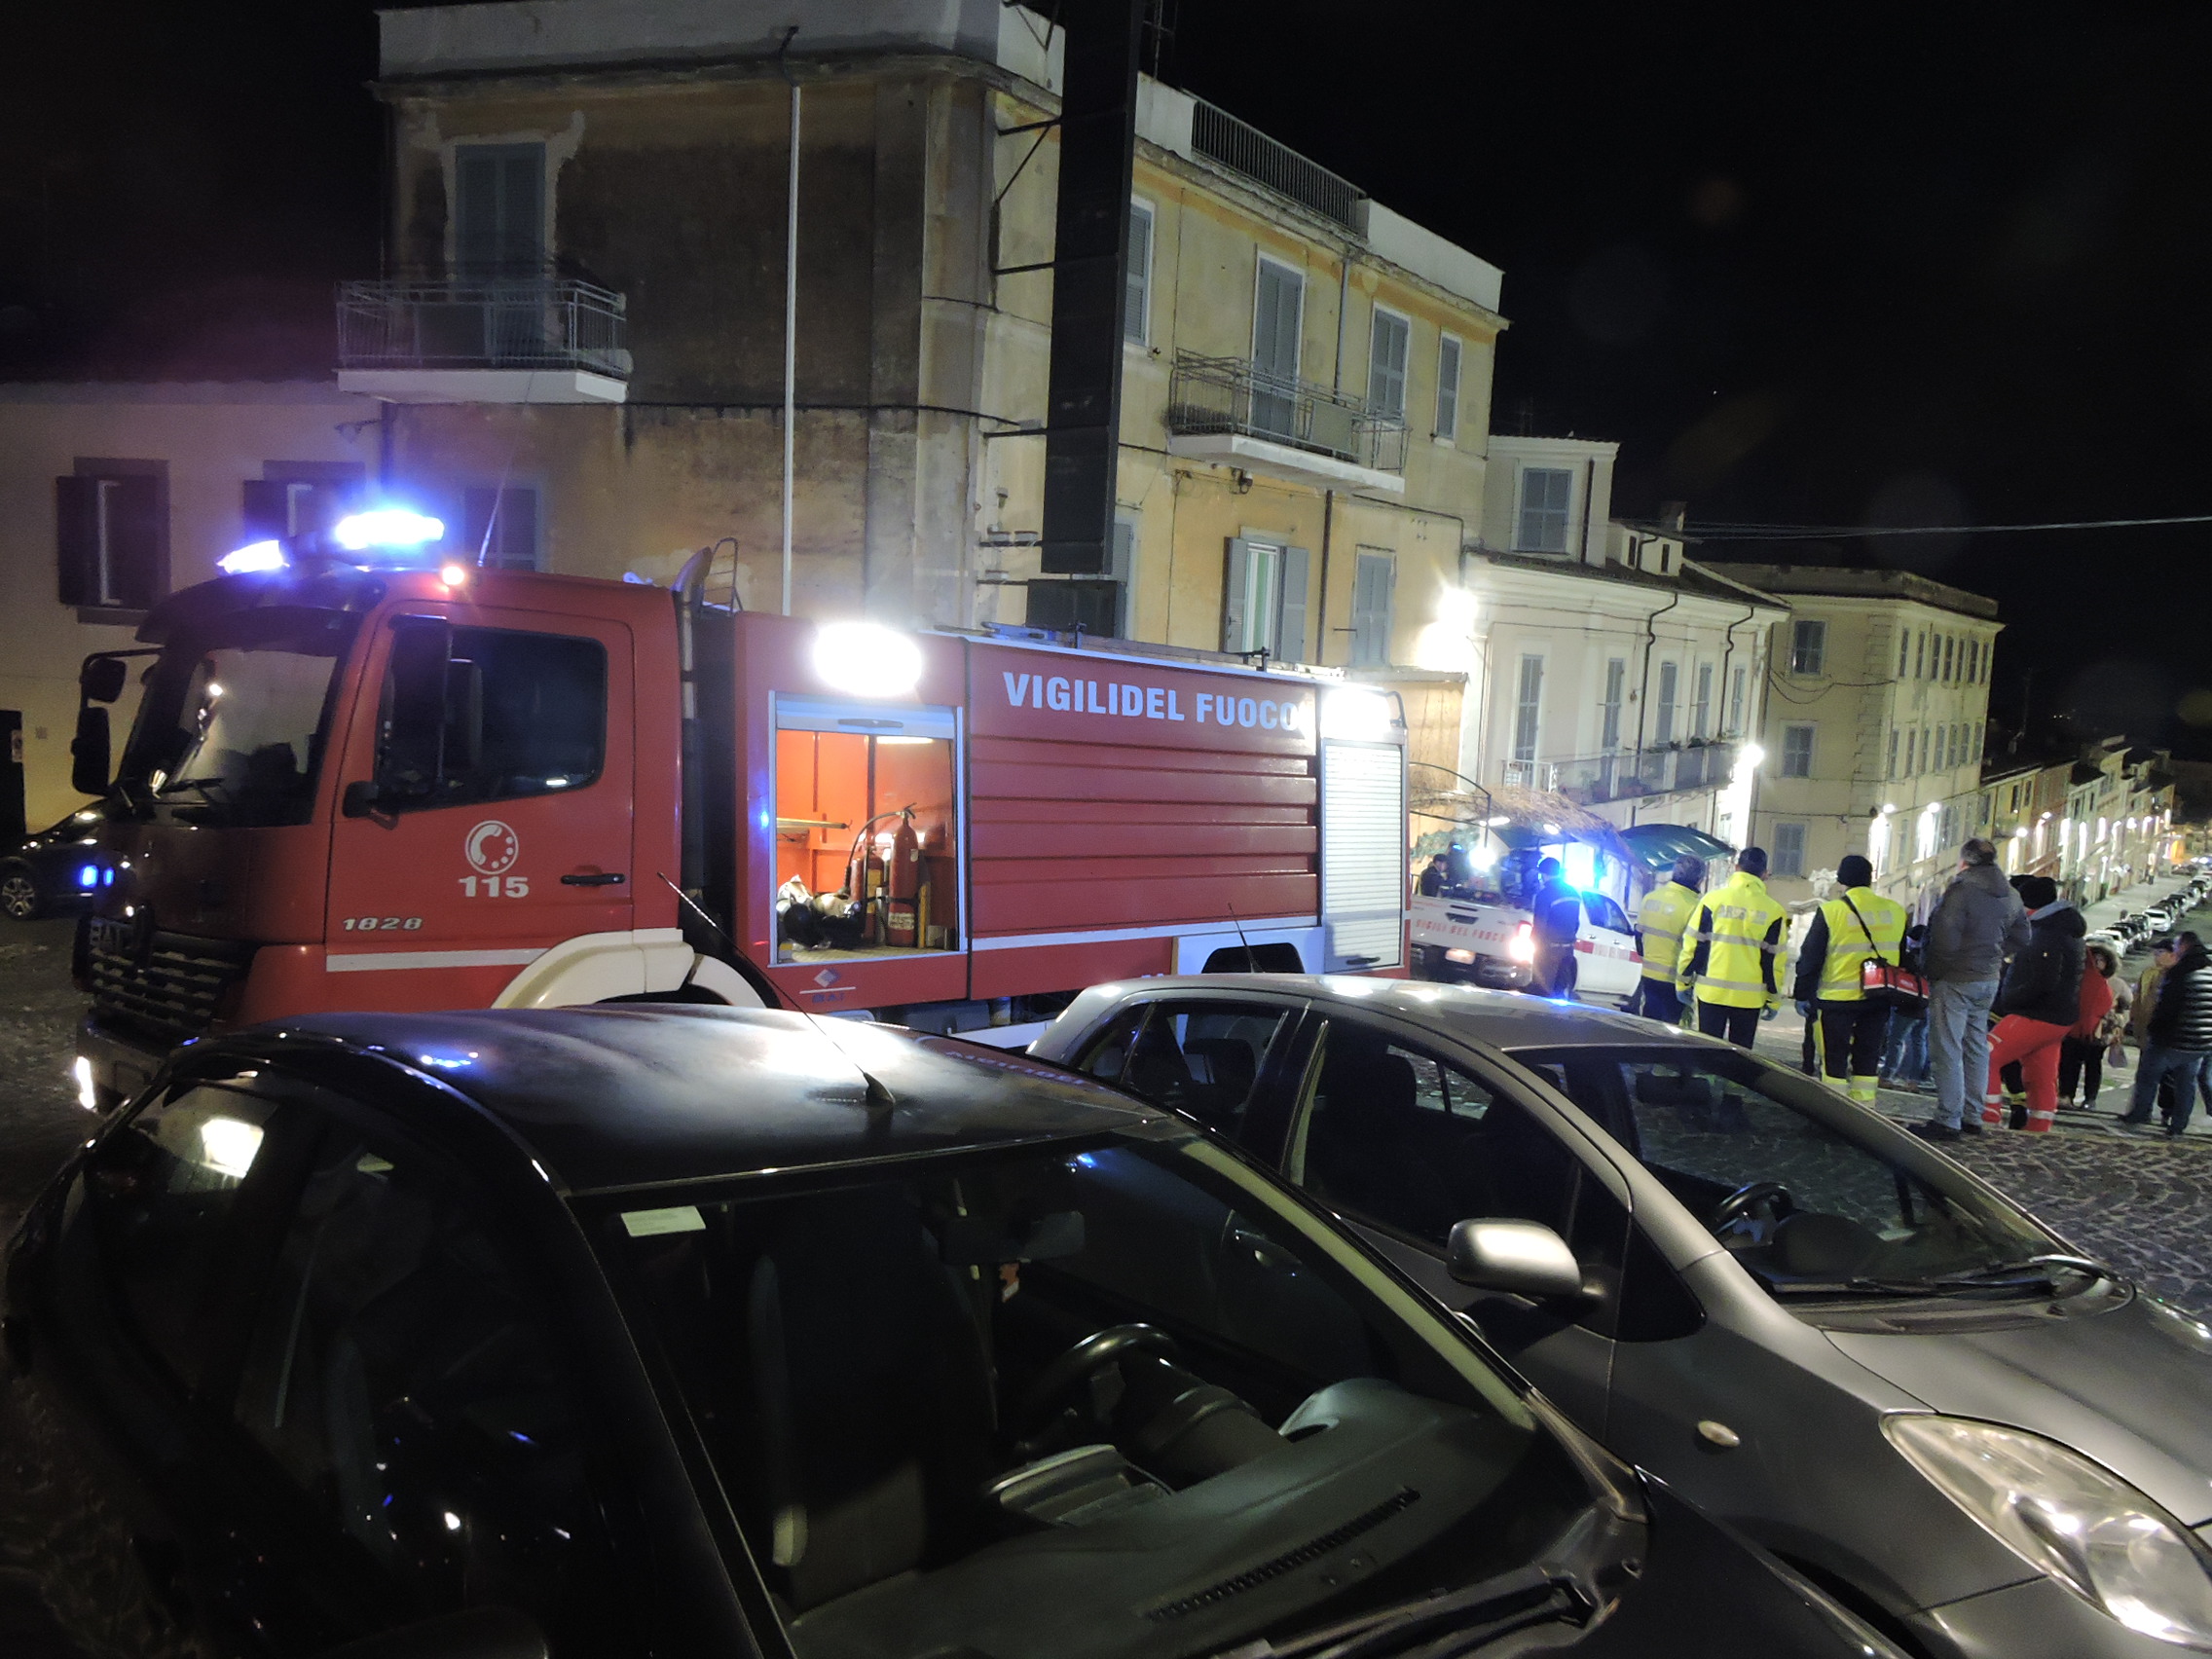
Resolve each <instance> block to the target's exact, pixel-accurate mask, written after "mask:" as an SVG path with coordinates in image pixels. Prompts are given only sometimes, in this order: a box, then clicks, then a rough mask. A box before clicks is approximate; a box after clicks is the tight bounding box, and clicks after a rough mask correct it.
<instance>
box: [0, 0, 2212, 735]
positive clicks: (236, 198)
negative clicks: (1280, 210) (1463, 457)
mask: <svg viewBox="0 0 2212 1659" xmlns="http://www.w3.org/2000/svg"><path fill="white" fill-rule="evenodd" d="M1169 4H1170V9H1171V11H1172V14H1173V22H1174V25H1175V32H1174V36H1173V39H1172V42H1171V45H1170V47H1169V49H1168V54H1167V58H1166V62H1165V64H1164V69H1165V73H1166V77H1167V78H1168V79H1169V80H1171V81H1173V82H1175V83H1177V84H1179V85H1182V86H1184V87H1186V88H1188V89H1189V90H1190V91H1192V92H1197V93H1198V94H1199V95H1201V96H1204V97H1207V98H1210V99H1212V100H1214V101H1216V102H1218V103H1221V104H1222V105H1224V106H1225V107H1227V108H1229V109H1231V110H1232V111H1234V112H1235V113H1236V114H1237V115H1239V116H1242V117H1243V118H1245V119H1246V120H1249V121H1251V122H1252V123H1254V124H1255V125H1256V126H1258V127H1260V128H1262V129H1264V130H1266V131H1268V132H1270V133H1271V134H1272V135H1274V136H1276V137H1278V138H1280V139H1281V140H1282V141H1283V142H1285V143H1288V144H1290V145H1291V146H1293V147H1294V148H1296V149H1298V150H1300V151H1302V152H1304V153H1305V154H1307V155H1309V156H1310V157H1312V158H1313V159H1314V160H1315V161H1317V162H1320V163H1321V164H1323V165H1324V166H1329V167H1331V168H1333V169H1335V170H1336V171H1338V172H1341V173H1343V174H1344V175H1346V177H1348V178H1350V179H1351V180H1352V181H1353V182H1354V183H1356V184H1358V185H1360V186H1361V187H1362V188H1364V189H1367V190H1369V191H1371V192H1372V193H1373V194H1374V195H1375V197H1376V198H1377V199H1378V200H1379V201H1382V202H1383V203H1387V204H1388V205H1390V206H1392V207H1394V208H1396V209H1397V210H1399V211H1401V212H1404V213H1406V214H1408V215H1409V216H1411V217H1413V218H1414V219H1416V220H1417V221H1419V222H1420V223H1421V224H1423V225H1426V226H1428V227H1429V228H1431V229H1433V230H1435V231H1437V232H1438V233H1439V234H1441V235H1443V236H1445V237H1447V238H1449V239H1451V240H1454V241H1456V242H1458V243H1460V244H1461V245H1463V246H1465V247H1467V248H1469V249H1470V250H1472V251H1473V252H1475V253H1477V254H1479V255H1481V256H1482V257H1483V258H1485V259H1488V260H1490V261H1492V262H1493V263H1494V264H1497V265H1499V266H1500V267H1502V268H1503V270H1504V272H1505V290H1504V306H1503V309H1504V312H1505V314H1506V316H1507V317H1508V318H1509V319H1510V322H1511V325H1512V326H1511V327H1510V329H1509V330H1508V332H1507V333H1506V334H1505V336H1504V338H1503V339H1502V341H1501V342H1500V345H1499V350H1498V368H1497V380H1496V387H1495V391H1494V396H1493V409H1492V422H1493V427H1494V428H1495V429H1496V430H1499V431H1520V430H1531V431H1540V432H1545V433H1549V434H1554V435H1565V434H1568V433H1575V434H1582V435H1594V436H1602V437H1604V438H1608V439H1613V440H1617V441H1618V442H1619V443H1620V444H1621V446H1622V447H1621V459H1620V465H1619V469H1618V473H1617V477H1616V484H1615V494H1614V510H1615V513H1616V514H1617V515H1620V516H1629V517H1641V516H1648V515H1651V514H1653V513H1655V512H1656V511H1657V509H1658V508H1659V506H1660V504H1661V503H1662V502H1663V501H1668V500H1685V501H1687V502H1688V504H1689V512H1690V522H1691V525H1692V528H1693V531H1694V529H1695V527H1696V526H1697V525H1698V524H1700V523H1709V524H1710V523H1715V522H1731V523H1759V524H1772V523H1813V524H1831V525H1855V524H1886V525H1905V524H1945V523H1950V524H1983V523H2019V522H2031V521H2042V520H2048V519H2067V520H2073V519H2104V518H2115V517H2146V516H2159V515H2165V514H2182V513H2192V512H2201V511H2206V510H2212V490H2207V489H2205V488H2204V487H2203V486H2201V485H2200V484H2198V482H2197V481H2196V479H2195V477H2194V468H2193V465H2192V463H2193V462H2194V461H2195V458H2196V452H2197V451H2198V450H2199V449H2200V448H2201V444H2202V439H2203V435H2204V432H2205V427H2206V424H2207V416H2208V414H2212V316H2207V314H2206V313H2205V312H2204V311H2203V309H2202V308H2201V307H2200V306H2197V305H2194V304H2193V303H2192V302H2194V300H2195V298H2196V296H2195V293H2194V287H2195V284H2196V282H2197V281H2198V280H2199V274H2200V273H2201V272H2202V271H2204V270H2205V269H2207V268H2212V196H2208V195H2207V193H2206V191H2205V190H2204V188H2203V171H2204V169H2203V164H2202V162H2201V160H2200V158H2201V157H2203V156H2204V155H2206V154H2208V153H2212V107H2208V106H2207V100H2205V99H2204V97H2203V96H2202V94H2201V93H2200V92H2198V91H2197V89H2196V88H2195V87H2194V84H2193V82H2194V78H2195V72H2196V65H2198V64H2200V63H2202V62H2204V61H2206V60H2208V59H2212V12H2207V11H2206V10H2205V9H2203V8H2201V7H2186V6H2181V5H2143V6H2125V7H2120V8H2107V9H2102V10H2100V11H2099V12H2097V13H2095V14H2083V13H2081V12H2079V11H2078V10H2074V9H2062V8H2060V7H2058V6H2055V5H2048V4H2045V5H2034V6H2011V7H2004V8H2000V7H1997V6H1993V5H1984V6H1971V7H1963V8H1955V9H1949V10H1945V11H1942V12H1940V13H1930V12H1928V11H1927V10H1926V9H1925V8H1921V9H1915V10H1913V11H1909V12H1908V11H1905V10H1902V9H1899V10H1894V11H1889V12H1883V13H1873V14H1870V13H1866V12H1863V11H1862V12H1858V13H1852V14H1849V15H1844V14H1837V15H1834V16H1832V17H1822V18H1804V17H1796V18H1789V19H1788V21H1787V23H1779V22H1778V21H1777V19H1776V18H1775V16H1774V14H1772V13H1771V12H1763V11H1762V12H1755V13H1754V12H1752V11H1751V9H1749V8H1720V7H1711V8H1704V9H1701V10H1700V11H1699V12H1698V14H1697V16H1698V19H1699V20H1698V22H1697V24H1696V25H1695V26H1694V27H1693V26H1690V25H1689V24H1688V23H1686V22H1685V21H1684V20H1683V18H1682V16H1681V15H1680V14H1657V13H1651V12H1648V11H1644V10H1639V9H1632V8H1628V7H1625V6H1618V5H1606V6H1594V7H1584V8H1579V9H1573V10H1571V11H1570V10H1564V9H1558V8H1554V9H1550V10H1539V9H1526V8H1521V9H1513V8H1506V7H1502V6H1497V5H1490V4H1481V5H1477V4H1461V5H1455V6H1443V5H1425V6H1405V5H1398V6H1391V7H1385V8H1383V9H1381V10H1380V11H1374V10H1371V11H1369V12H1367V13H1364V14H1362V15H1361V17H1360V20H1359V26H1358V27H1356V28H1350V27H1347V26H1346V15H1345V14H1344V12H1343V10H1342V8H1339V7H1334V6H1327V5H1323V4H1320V3H1319V0H1285V3H1283V4H1278V5H1277V6H1275V7H1272V8H1271V10H1270V12H1269V14H1268V26H1267V28H1265V29H1264V30H1255V29H1253V28H1252V27H1251V17H1250V14H1249V13H1248V12H1246V11H1245V10H1244V9H1242V8H1229V7H1220V6H1215V7H1207V6H1204V5H1202V4H1200V3H1199V0H1169ZM18 40H19V41H20V42H21V45H20V48H19V54H18V62H19V64H20V65H21V69H20V72H19V74H18V89H19V90H18V98H17V100H16V101H15V102H14V104H13V105H12V107H11V108H10V109H9V110H8V111H7V112H6V113H5V114H0V133H4V134H5V144H6V149H7V153H8V154H9V155H10V156H11V157H12V158H13V159H14V162H15V166H14V167H13V168H12V169H11V172H12V174H13V178H12V181H11V182H10V183H9V184H8V185H6V186H5V187H0V188H5V189H6V191H7V193H8V197H9V207H10V209H11V217H12V221H13V223H14V225H15V227H16V230H17V235H16V236H14V237H13V238H11V239H9V240H8V241H7V243H6V244H4V245H0V377H6V378H22V377H24V376H26V375H37V374H49V375H56V374H57V375H68V376H84V375H103V374H104V375H116V376H119V377H120V376H123V375H129V374H150V373H158V374H165V375H171V376H206V375H212V374H222V375H224V376H226V377H227V378H234V379H251V378H261V377H266V376H270V375H276V374H285V373H299V372H303V371H307V372H313V371H319V370H322V369H326V368H327V366H328V362H329V354H330V348H331V341H330V313H329V294H330V284H331V283H332V282H334V281H336V280H338V279H339V278H341V277H346V276H361V275H366V274H373V273H374V271H375V269H376V263H377V259H378V254H379V226H378V218H379V212H378V203H379V182H378V151H379V145H380V143H381V135H382V131H383V114H382V111H381V110H380V109H379V107H378V106H377V104H376V103H375V101H374V100H373V99H372V98H371V96H370V95H369V93H368V91H367V87H366V83H367V82H368V80H369V79H370V78H371V77H372V76H373V74H374V72H375V26H374V17H373V9H372V8H371V7H370V6H369V5H368V4H366V3H365V0H288V3H287V0H241V3H239V4H234V5H233V6H231V7H228V8H226V9H225V12H224V16H223V18H222V22H221V26H220V27H219V28H218V27H215V26H211V24H210V20H209V18H208V16H207V15H206V14H204V13H194V12H191V11H187V10H181V9H176V8H168V7H159V6H154V5H151V4H147V3H146V0H126V3H124V4H120V5H112V6H109V7H106V8H101V9H98V10H96V11H95V10H92V9H89V8H76V9H50V10H48V11H46V12H44V13H39V14H35V15H33V16H31V17H29V18H26V19H25V20H24V22H23V23H22V24H21V25H19V29H18ZM2208 531H2212V527H2188V528H2182V529H2159V530H2152V529H2143V530H2124V531H2110V532H2068V533H2045V534H2039V535H1973V536H1928V537H1908V538H1863V539H1862V538H1851V539H1849V540H1846V541H1839V542H1837V543H1834V544H1832V546H1833V549H1834V553H1835V555H1836V556H1838V557H1841V558H1844V559H1846V560H1848V561H1849V562H1853V563H1859V562H1874V563H1884V564H1895V565H1898V566H1899V567H1901V568H1906V569H1912V570H1916V571H1922V572H1923V573H1925V574H1928V575H1931V576H1934V577H1936V578H1937V579H1939V580H1943V581H1946V582H1950V583H1953V584H1955V585H1958V586H1962V587H1966V588H1969V589H1972V591H1975V592H1978V593H1984V594H1988V595H1990V596H1991V597H1993V598H1995V599H1996V600H1997V601H1998V602H1999V604H2000V606H2001V608H2002V617H2003V620H2004V622H2005V624H2006V630H2007V631H2006V633H2005V635H2004V636H2003V637H2002V638H2001V641H2000V645H1999V647H1998V656H1997V674H1996V683H1995V685H1994V686H1993V702H1994V703H1995V705H1996V708H1997V710H1998V712H2000V713H2001V714H2002V715H2004V716H2005V717H2006V718H2007V719H2011V718H2013V717H2015V716H2016V713H2017V709H2018V706H2019V700H2020V693H2021V685H2022V682H2023V678H2024V677H2025V675H2026V674H2027V673H2028V672H2029V671H2030V668H2031V665H2032V667H2033V672H2034V674H2035V689H2034V695H2033V700H2032V707H2033V711H2034V714H2035V717H2036V723H2037V724H2038V725H2039V726H2040V725H2042V724H2043V723H2044V721H2046V719H2050V718H2051V717H2053V716H2055V715H2058V714H2060V713H2061V712H2071V714H2072V715H2073V717H2074V723H2075V725H2076V726H2077V727H2078V728H2079V729H2080V730H2081V732H2082V733H2083V735H2094V734H2097V733H2099V732H2117V731H2122V730H2124V731H2125V732H2126V733H2127V734H2128V735H2129V736H2131V737H2136V738H2138V739H2140V740H2144V741H2157V742H2164V741H2172V742H2174V743H2176V745H2177V747H2179V748H2181V749H2183V750H2185V751H2188V752H2192V753H2199V752H2200V753H2204V754H2207V755H2212V670H2207V669H2205V668H2204V667H2202V666H2201V663H2200V658H2201V656H2202V654H2203V653H2202V652H2201V651H2199V650H2196V649H2194V648H2193V647H2192V646H2191V645H2189V643H2188V638H2189V635H2190V634H2191V632H2192V631H2193V630H2194V629H2197V628H2200V627H2202V626H2203V624H2204V620H2205V617H2204V607H2203V604H2202V601H2201V599H2200V598H2199V597H2198V594H2197V592H2196V591H2195V589H2194V585H2193V579H2194V577H2195V573H2196V571H2198V570H2200V569H2202V568H2203V564H2204V560H2203V553H2204V551H2205V549H2206V548H2207V547H2208V546H2212V535H2207V532H2208ZM1815 545H1816V544H1813V543H1803V542H1798V543H1783V544H1759V543H1729V544H1726V545H1725V546H1718V545H1714V544H1710V543H1709V544H1703V545H1701V547H1700V549H1699V554H1700V556H1703V557H1709V558H1718V557H1725V556H1727V555H1728V554H1734V555H1735V556H1738V557H1744V558H1755V559H1760V560H1766V561H1771V560H1777V559H1783V558H1788V557H1792V556H1793V557H1795V558H1797V559H1799V560H1800V561H1801V562H1813V554H1812V548H1813V547H1814V546H1815ZM2147 602H2148V603H2147ZM2152 616H2157V617H2158V618H2161V619H2163V620H2164V621H2165V624H2166V625H2165V626H2163V627H2156V628H2154V626H2152V625H2151V623H2150V621H2149V618H2150V617H2152Z"/></svg>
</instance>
